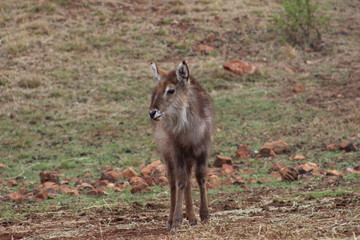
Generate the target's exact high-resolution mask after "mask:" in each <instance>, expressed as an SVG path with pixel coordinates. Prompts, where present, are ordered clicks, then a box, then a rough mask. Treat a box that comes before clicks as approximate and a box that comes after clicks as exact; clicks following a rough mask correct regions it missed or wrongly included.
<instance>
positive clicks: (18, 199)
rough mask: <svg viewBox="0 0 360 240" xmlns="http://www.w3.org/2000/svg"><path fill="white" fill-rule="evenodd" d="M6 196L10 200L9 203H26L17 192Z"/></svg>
mask: <svg viewBox="0 0 360 240" xmlns="http://www.w3.org/2000/svg"><path fill="white" fill-rule="evenodd" d="M7 196H8V197H9V198H10V200H11V201H13V202H16V203H22V202H26V201H28V199H27V198H26V197H25V196H23V195H21V194H20V193H18V192H12V193H9V194H8V195H7Z"/></svg>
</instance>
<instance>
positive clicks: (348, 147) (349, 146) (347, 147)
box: [339, 143, 357, 152]
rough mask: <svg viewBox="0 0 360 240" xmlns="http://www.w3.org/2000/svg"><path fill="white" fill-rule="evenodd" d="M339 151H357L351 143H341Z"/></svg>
mask: <svg viewBox="0 0 360 240" xmlns="http://www.w3.org/2000/svg"><path fill="white" fill-rule="evenodd" d="M339 149H340V150H342V151H345V152H355V151H357V148H356V146H355V145H354V144H353V143H341V144H340V145H339Z"/></svg>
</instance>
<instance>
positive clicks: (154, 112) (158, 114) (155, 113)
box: [149, 110, 164, 121]
mask: <svg viewBox="0 0 360 240" xmlns="http://www.w3.org/2000/svg"><path fill="white" fill-rule="evenodd" d="M149 115H150V117H151V119H152V120H155V121H160V119H161V118H162V117H163V116H164V113H162V112H160V111H159V110H150V111H149Z"/></svg>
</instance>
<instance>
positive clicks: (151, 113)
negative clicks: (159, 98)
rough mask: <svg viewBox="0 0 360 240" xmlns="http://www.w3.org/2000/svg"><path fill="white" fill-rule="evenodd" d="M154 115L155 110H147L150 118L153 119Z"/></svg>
mask: <svg viewBox="0 0 360 240" xmlns="http://www.w3.org/2000/svg"><path fill="white" fill-rule="evenodd" d="M155 115H156V110H150V111H149V116H150V117H151V118H152V119H154V117H155Z"/></svg>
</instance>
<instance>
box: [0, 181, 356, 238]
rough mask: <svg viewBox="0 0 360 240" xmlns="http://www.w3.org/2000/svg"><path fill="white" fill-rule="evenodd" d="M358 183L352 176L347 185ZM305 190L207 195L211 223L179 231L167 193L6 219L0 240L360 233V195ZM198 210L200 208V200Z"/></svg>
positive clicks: (266, 189) (320, 187) (185, 225)
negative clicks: (76, 211) (123, 204)
mask: <svg viewBox="0 0 360 240" xmlns="http://www.w3.org/2000/svg"><path fill="white" fill-rule="evenodd" d="M359 183H360V180H354V181H350V182H347V183H346V184H345V185H347V186H356V185H358V184H359ZM309 188H311V192H310V191H309ZM303 189H308V190H307V191H305V190H304V191H302V190H301V189H300V190H299V189H298V190H292V189H289V188H287V189H279V188H277V189H276V188H269V187H263V188H257V189H248V190H244V191H236V192H233V193H221V194H220V193H219V194H216V195H213V196H211V198H210V199H209V201H210V212H211V220H210V222H209V223H208V224H199V225H198V226H195V227H189V226H188V223H187V221H186V220H184V223H183V226H182V227H181V228H180V229H178V230H177V231H173V230H170V229H168V228H167V227H166V225H165V223H166V219H167V212H168V204H169V203H168V199H167V198H165V197H164V198H162V199H160V200H159V201H161V203H158V202H156V203H152V202H150V203H148V204H146V205H145V206H143V205H141V204H140V203H137V202H134V203H133V204H132V205H131V206H129V207H127V208H122V209H113V210H112V211H109V210H102V211H91V212H88V213H86V214H80V215H81V216H73V215H71V210H67V211H61V210H59V211H54V212H52V213H42V214H37V215H36V216H31V217H29V219H28V220H26V221H18V222H16V221H14V222H11V223H6V222H2V223H1V227H0V230H1V234H0V239H4V240H5V239H194V238H196V239H199V238H202V237H203V238H206V239H219V237H221V238H223V239H224V238H229V239H239V238H254V236H258V237H259V238H266V239H269V238H270V239H284V238H292V239H300V238H311V237H334V236H336V238H345V237H353V236H358V235H360V229H359V228H358V226H359V224H360V218H359V217H360V215H359V214H360V195H359V194H358V193H355V192H352V191H349V192H340V193H337V194H333V192H334V191H336V188H334V187H333V186H326V185H322V184H318V185H315V186H314V185H310V184H309V185H307V186H304V187H303ZM315 193H316V194H323V195H321V197H320V195H319V196H318V195H316V194H315ZM195 208H196V210H198V209H197V208H198V203H197V202H196V204H195ZM67 214H69V216H67ZM320 225H321V226H322V227H321V228H319V227H318V226H320ZM334 231H335V233H336V234H335V235H334Z"/></svg>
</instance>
